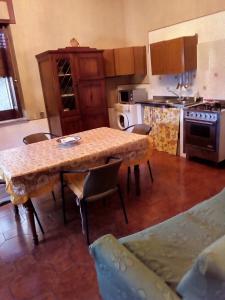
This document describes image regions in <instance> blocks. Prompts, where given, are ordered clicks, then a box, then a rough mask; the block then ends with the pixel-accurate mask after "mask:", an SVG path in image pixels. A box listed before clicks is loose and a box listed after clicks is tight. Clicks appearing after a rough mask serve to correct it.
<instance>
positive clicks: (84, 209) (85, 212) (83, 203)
mask: <svg viewBox="0 0 225 300" xmlns="http://www.w3.org/2000/svg"><path fill="white" fill-rule="evenodd" d="M80 203H81V211H82V214H83V216H84V223H85V231H86V239H87V245H88V246H89V245H90V240H89V228H88V209H87V201H85V200H84V199H82V200H81V202H80Z"/></svg>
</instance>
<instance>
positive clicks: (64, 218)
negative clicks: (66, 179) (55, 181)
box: [61, 182, 67, 225]
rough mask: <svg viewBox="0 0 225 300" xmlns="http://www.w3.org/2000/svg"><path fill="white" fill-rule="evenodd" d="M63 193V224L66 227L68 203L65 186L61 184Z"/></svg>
mask: <svg viewBox="0 0 225 300" xmlns="http://www.w3.org/2000/svg"><path fill="white" fill-rule="evenodd" d="M61 193H62V211H63V222H64V225H65V224H66V223H67V219H66V201H65V193H64V184H63V182H62V183H61Z"/></svg>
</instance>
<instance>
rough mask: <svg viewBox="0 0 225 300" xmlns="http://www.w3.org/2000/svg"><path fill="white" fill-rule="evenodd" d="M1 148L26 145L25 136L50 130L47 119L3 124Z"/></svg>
mask: <svg viewBox="0 0 225 300" xmlns="http://www.w3.org/2000/svg"><path fill="white" fill-rule="evenodd" d="M0 132H1V142H0V150H5V149H8V148H13V147H17V146H21V145H24V144H23V138H24V137H25V136H26V135H28V134H32V133H36V132H49V127H48V122H47V119H39V120H33V121H19V123H18V122H15V123H14V124H13V123H11V125H7V126H6V125H1V127H0Z"/></svg>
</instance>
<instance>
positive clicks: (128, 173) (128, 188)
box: [127, 166, 131, 193]
mask: <svg viewBox="0 0 225 300" xmlns="http://www.w3.org/2000/svg"><path fill="white" fill-rule="evenodd" d="M130 175H131V169H130V166H129V167H128V168H127V192H128V193H129V191H130Z"/></svg>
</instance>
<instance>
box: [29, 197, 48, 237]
mask: <svg viewBox="0 0 225 300" xmlns="http://www.w3.org/2000/svg"><path fill="white" fill-rule="evenodd" d="M31 206H32V209H33V212H34V215H35V218H36V220H37V222H38V225H39V227H40V229H41V232H42V233H43V234H44V233H45V232H44V229H43V227H42V225H41V222H40V220H39V218H38V215H37V212H36V210H35V208H34V205H33V203H32V201H31Z"/></svg>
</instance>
